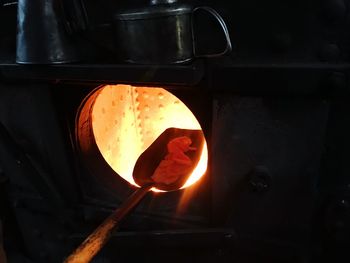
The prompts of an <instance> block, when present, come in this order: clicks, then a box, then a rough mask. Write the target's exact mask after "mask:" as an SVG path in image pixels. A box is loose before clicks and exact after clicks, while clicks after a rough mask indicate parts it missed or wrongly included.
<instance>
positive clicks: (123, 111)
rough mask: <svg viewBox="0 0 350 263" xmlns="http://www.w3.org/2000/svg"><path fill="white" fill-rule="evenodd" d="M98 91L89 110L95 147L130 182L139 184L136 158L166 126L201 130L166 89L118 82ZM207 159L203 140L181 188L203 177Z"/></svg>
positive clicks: (187, 109) (186, 109)
mask: <svg viewBox="0 0 350 263" xmlns="http://www.w3.org/2000/svg"><path fill="white" fill-rule="evenodd" d="M97 92H99V94H98V96H97V97H96V100H95V103H94V105H93V107H92V112H91V117H92V130H93V134H94V137H95V141H96V144H97V147H98V149H99V150H100V152H101V154H102V156H103V158H104V159H105V161H106V162H107V163H108V164H109V165H110V166H111V167H112V169H113V170H114V171H115V172H116V173H117V174H118V175H120V176H121V177H122V178H123V179H125V180H126V181H128V182H129V183H130V184H132V185H135V186H138V185H137V184H136V183H135V181H134V179H133V176H132V173H133V169H134V166H135V163H136V161H137V159H138V158H139V156H140V155H141V154H142V153H143V152H144V151H145V150H146V149H147V148H148V147H149V146H150V145H151V144H152V143H153V142H154V141H155V140H156V139H157V138H158V137H159V135H161V134H162V132H164V131H165V130H166V129H167V128H180V129H196V130H202V129H201V126H200V124H199V122H198V120H197V119H196V117H195V116H194V115H193V113H192V112H191V110H190V109H189V108H188V107H187V106H186V105H185V104H184V103H183V102H181V101H180V100H179V99H178V98H177V97H175V96H174V95H173V94H171V93H170V92H168V91H167V90H165V89H162V88H150V87H134V86H130V85H120V84H118V85H106V86H103V87H102V88H100V89H99V90H98V91H97ZM207 162H208V149H207V144H206V142H205V140H204V145H203V147H202V153H201V157H200V159H199V162H198V164H197V166H196V167H195V168H194V170H193V172H192V174H191V175H190V176H189V178H188V179H187V181H186V182H185V183H184V185H183V186H182V188H186V187H188V186H190V185H192V184H194V183H195V182H197V181H198V180H199V179H200V178H201V177H202V175H203V174H204V173H205V171H206V169H207ZM154 190H157V189H154Z"/></svg>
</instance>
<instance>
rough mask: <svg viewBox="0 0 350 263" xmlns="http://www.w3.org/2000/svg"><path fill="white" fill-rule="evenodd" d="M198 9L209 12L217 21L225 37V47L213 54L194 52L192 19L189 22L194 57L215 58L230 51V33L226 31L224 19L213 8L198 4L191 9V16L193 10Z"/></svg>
mask: <svg viewBox="0 0 350 263" xmlns="http://www.w3.org/2000/svg"><path fill="white" fill-rule="evenodd" d="M198 10H204V11H206V12H208V13H209V14H211V15H212V16H214V18H215V19H216V21H218V22H219V24H220V26H221V29H222V31H223V32H224V34H225V38H226V48H225V49H224V51H222V52H219V53H215V54H203V55H198V54H197V52H196V45H195V41H194V28H193V19H192V22H191V26H192V41H193V43H192V45H193V54H194V56H195V57H197V58H215V57H220V56H223V55H225V54H227V53H229V52H231V50H232V44H231V39H230V34H229V32H228V29H227V26H226V23H225V21H224V19H223V18H222V17H221V16H220V15H219V13H218V12H216V10H215V9H213V8H211V7H209V6H199V7H196V8H194V9H193V10H192V17H193V15H194V13H195V12H197V11H198Z"/></svg>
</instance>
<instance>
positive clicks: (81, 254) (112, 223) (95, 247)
mask: <svg viewBox="0 0 350 263" xmlns="http://www.w3.org/2000/svg"><path fill="white" fill-rule="evenodd" d="M152 187H153V185H147V186H143V187H141V188H140V189H138V190H136V191H135V192H134V193H133V194H132V195H131V196H130V197H129V198H128V199H127V200H126V201H125V202H124V203H123V204H122V205H121V207H119V208H118V209H116V210H115V211H114V212H113V214H111V215H110V216H109V217H108V218H107V219H106V220H105V221H104V222H103V223H102V224H101V225H100V226H99V227H98V228H97V229H96V230H95V231H94V232H93V233H92V234H91V235H90V236H89V237H88V238H87V239H85V241H84V242H83V243H82V244H81V245H80V246H79V247H78V248H77V249H76V250H75V251H74V252H73V253H72V254H71V255H70V256H69V257H68V258H67V259H66V260H65V261H64V263H88V262H90V261H91V260H92V258H93V257H94V256H95V255H96V254H97V253H98V252H99V251H100V250H101V248H102V247H103V246H104V245H105V244H106V243H107V241H108V240H109V238H110V237H111V235H112V233H113V230H115V229H116V228H117V227H118V226H119V223H120V222H121V220H122V219H123V218H124V217H125V216H126V215H127V214H129V212H131V210H132V209H133V208H135V207H136V206H137V204H138V203H139V202H140V201H141V200H142V198H143V197H144V196H145V195H146V194H147V193H148V192H149V191H150V189H151V188H152Z"/></svg>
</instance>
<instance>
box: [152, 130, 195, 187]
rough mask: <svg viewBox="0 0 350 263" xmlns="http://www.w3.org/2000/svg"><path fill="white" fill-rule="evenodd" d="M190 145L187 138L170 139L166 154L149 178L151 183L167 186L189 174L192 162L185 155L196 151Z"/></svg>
mask: <svg viewBox="0 0 350 263" xmlns="http://www.w3.org/2000/svg"><path fill="white" fill-rule="evenodd" d="M191 144H192V140H191V139H190V138H189V137H187V136H182V137H177V138H174V139H172V140H171V141H170V142H169V143H168V145H167V149H168V154H167V155H166V156H165V158H164V160H162V161H161V162H160V164H159V166H158V167H157V169H156V170H155V172H154V174H153V175H152V176H151V178H152V179H153V181H154V182H156V183H164V184H166V185H169V184H172V183H174V182H176V181H177V180H178V179H179V177H180V176H184V175H187V174H188V173H190V172H191V171H192V160H191V158H190V157H188V156H187V155H186V154H185V153H186V152H188V151H195V150H196V149H197V148H196V147H191V146H190V145H191Z"/></svg>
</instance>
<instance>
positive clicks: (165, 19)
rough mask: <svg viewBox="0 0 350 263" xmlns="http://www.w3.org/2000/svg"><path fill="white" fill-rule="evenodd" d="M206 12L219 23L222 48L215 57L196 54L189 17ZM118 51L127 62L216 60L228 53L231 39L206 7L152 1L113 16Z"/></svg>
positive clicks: (167, 1)
mask: <svg viewBox="0 0 350 263" xmlns="http://www.w3.org/2000/svg"><path fill="white" fill-rule="evenodd" d="M198 10H203V11H206V12H208V13H209V14H210V15H212V16H214V18H215V19H216V20H217V21H218V23H219V24H220V26H221V28H222V30H223V32H224V34H225V38H226V47H225V49H224V50H223V51H220V52H218V53H215V54H206V55H199V54H197V52H196V43H195V39H194V30H193V19H192V18H193V14H194V13H195V12H197V11H198ZM114 28H115V31H116V37H117V43H118V51H119V54H120V56H121V58H122V59H123V60H124V61H126V62H130V63H140V64H175V63H184V62H188V61H191V60H193V59H194V58H196V57H219V56H222V55H224V54H226V53H228V52H230V51H231V49H232V46H231V40H230V36H229V33H228V30H227V27H226V24H225V22H224V20H223V19H222V17H221V16H220V15H219V14H218V13H217V12H216V11H215V10H214V9H212V8H210V7H196V8H192V7H191V6H188V5H185V4H178V3H175V1H174V0H166V1H164V0H163V1H160V0H153V1H152V2H151V6H149V7H145V8H140V9H133V10H126V11H120V12H119V13H117V14H115V16H114Z"/></svg>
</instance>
